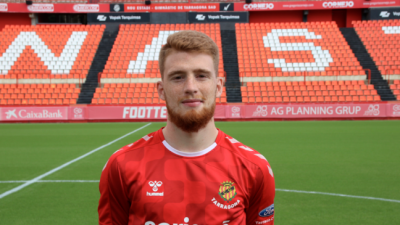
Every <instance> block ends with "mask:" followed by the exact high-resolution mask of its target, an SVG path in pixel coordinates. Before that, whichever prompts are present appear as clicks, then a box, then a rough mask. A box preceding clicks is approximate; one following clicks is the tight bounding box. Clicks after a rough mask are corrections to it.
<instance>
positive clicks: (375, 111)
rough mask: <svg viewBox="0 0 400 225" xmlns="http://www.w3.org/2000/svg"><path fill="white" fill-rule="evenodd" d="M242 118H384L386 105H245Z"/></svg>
mask: <svg viewBox="0 0 400 225" xmlns="http://www.w3.org/2000/svg"><path fill="white" fill-rule="evenodd" d="M242 116H243V118H288V119H290V118H295V119H297V118H298V119H302V118H360V117H386V103H366V104H364V103H360V104H357V103H350V104H287V105H261V104H260V105H246V108H245V111H244V112H242Z"/></svg>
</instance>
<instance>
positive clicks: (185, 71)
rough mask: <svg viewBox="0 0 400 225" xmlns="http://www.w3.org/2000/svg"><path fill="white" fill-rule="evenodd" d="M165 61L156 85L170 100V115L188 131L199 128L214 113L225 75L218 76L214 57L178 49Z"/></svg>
mask: <svg viewBox="0 0 400 225" xmlns="http://www.w3.org/2000/svg"><path fill="white" fill-rule="evenodd" d="M164 65H165V66H164V73H163V80H162V81H159V82H158V83H157V87H158V92H159V95H160V98H161V99H163V100H165V101H166V103H167V109H168V118H169V119H170V120H171V122H173V123H174V124H175V125H176V126H178V127H179V128H181V129H182V130H184V131H186V132H197V131H198V130H199V129H201V128H203V127H205V126H206V125H207V123H208V122H209V121H210V120H211V118H212V117H213V115H214V109H215V98H216V97H220V96H221V93H222V79H220V78H217V76H216V72H215V71H214V64H213V60H212V57H211V56H209V55H207V54H204V53H187V52H178V51H176V52H173V53H171V54H170V55H169V56H167V58H166V60H165V64H164Z"/></svg>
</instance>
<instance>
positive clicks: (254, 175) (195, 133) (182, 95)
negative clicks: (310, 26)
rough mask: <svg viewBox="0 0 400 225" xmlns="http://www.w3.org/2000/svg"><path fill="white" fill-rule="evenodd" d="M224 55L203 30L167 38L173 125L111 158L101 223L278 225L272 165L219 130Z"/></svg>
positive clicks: (165, 94) (161, 89)
mask: <svg viewBox="0 0 400 225" xmlns="http://www.w3.org/2000/svg"><path fill="white" fill-rule="evenodd" d="M218 56H219V54H218V47H217V45H216V44H215V43H214V42H213V41H212V40H211V39H210V38H209V37H208V36H207V35H205V34H203V33H200V32H196V31H181V32H177V33H175V34H172V35H171V36H169V37H168V40H167V44H166V45H164V46H163V47H162V49H161V52H160V57H159V68H160V72H161V75H162V81H160V82H158V83H157V88H158V93H159V96H160V98H161V99H163V100H165V101H166V104H167V110H168V119H167V125H166V126H165V127H164V128H161V129H160V130H158V131H156V132H154V133H151V134H148V135H146V136H144V137H143V138H142V139H140V140H138V141H136V142H135V143H132V144H130V145H127V146H125V147H123V148H121V149H120V150H118V151H117V152H116V153H114V154H113V155H112V156H111V157H110V159H109V161H108V163H107V164H106V166H105V168H104V169H103V172H102V174H101V180H100V193H101V197H100V202H99V208H98V212H99V223H100V224H102V225H105V224H141V225H143V224H145V225H156V224H157V225H173V224H176V225H177V224H185V225H194V224H197V225H200V224H212V225H214V224H231V225H233V224H269V225H271V224H273V223H274V196H275V183H274V177H273V173H272V170H271V168H270V166H269V164H268V162H267V160H266V159H265V158H264V156H262V155H261V154H259V153H258V152H256V151H255V150H253V149H251V148H249V147H247V146H245V145H243V144H241V143H240V142H238V141H237V140H235V139H234V138H232V137H230V136H228V135H226V134H225V133H223V132H222V131H220V130H218V129H217V128H216V127H215V124H214V119H213V115H214V109H215V99H216V97H219V96H220V95H221V93H222V87H223V81H222V79H220V78H218V77H217V71H218V61H219V59H218Z"/></svg>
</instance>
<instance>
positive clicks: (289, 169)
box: [0, 121, 400, 225]
mask: <svg viewBox="0 0 400 225" xmlns="http://www.w3.org/2000/svg"><path fill="white" fill-rule="evenodd" d="M146 124H147V123H88V124H0V196H1V195H2V194H3V197H2V198H1V197H0V224H1V225H4V224H5V225H11V224H24V225H25V224H40V225H45V224H46V225H47V224H52V225H53V224H96V223H97V203H98V199H99V191H98V182H97V181H98V180H99V178H100V173H101V170H102V168H103V166H104V164H105V162H106V161H107V159H108V158H109V157H110V155H111V154H112V153H113V152H114V151H116V150H117V149H119V148H120V147H121V146H123V145H126V144H129V143H132V142H134V141H135V140H137V139H139V138H141V137H142V136H144V135H145V134H147V133H150V132H152V131H154V130H157V129H159V128H160V127H161V126H163V125H164V123H152V124H151V125H149V126H147V127H145V128H143V129H141V130H139V131H137V132H135V133H133V134H131V135H128V136H126V137H124V138H122V139H120V140H118V141H116V142H115V143H113V144H110V145H108V146H106V147H104V148H102V149H100V150H98V151H96V152H94V153H93V154H90V155H88V156H86V157H84V158H82V159H80V160H78V161H76V162H74V163H71V164H70V165H68V166H65V167H64V168H61V169H59V170H57V171H55V172H54V173H51V174H50V175H48V176H45V177H43V178H42V179H40V180H38V182H34V183H32V184H30V185H28V186H26V187H24V188H22V189H20V190H18V191H16V192H14V193H10V194H6V195H4V193H6V192H7V191H9V190H12V189H14V188H15V187H18V186H20V185H22V184H24V183H11V181H18V182H19V181H29V180H32V179H34V178H36V177H38V176H40V175H43V174H45V173H47V172H49V171H51V170H52V169H54V168H58V167H59V166H61V165H63V164H64V163H66V162H69V161H71V160H74V159H76V158H78V157H79V156H82V155H84V154H85V153H88V152H90V151H92V150H94V149H96V148H98V147H100V146H102V145H105V144H107V143H109V142H111V141H113V140H115V139H117V138H119V137H121V136H123V135H125V134H127V133H129V132H131V131H134V130H135V129H138V128H140V127H142V126H144V125H146ZM217 127H218V128H220V129H221V130H223V131H225V132H226V133H227V134H229V135H232V136H233V137H235V138H236V139H237V140H239V141H241V142H242V143H244V144H246V145H248V146H250V147H252V148H254V149H257V150H258V151H259V152H261V153H262V154H263V155H264V156H266V158H267V159H268V161H269V162H270V164H271V166H272V169H273V170H274V175H275V181H276V188H277V192H276V198H275V224H279V225H291V224H301V225H303V224H318V225H320V224H332V225H333V224H335V225H337V224H341V225H342V224H363V225H368V224H400V147H399V146H400V121H328V122H326V121H307V122H218V123H217ZM66 180H73V181H79V180H82V181H86V182H54V181H66ZM50 181H53V182H50ZM282 189H285V190H287V191H283V190H282ZM296 191H304V192H303V193H299V192H296ZM313 191H314V192H321V193H317V194H316V193H310V192H313ZM329 194H344V195H347V196H338V195H329ZM357 196H362V197H373V198H375V199H368V198H358V197H357ZM376 198H380V199H376ZM385 199H386V200H387V201H385ZM390 200H395V201H390Z"/></svg>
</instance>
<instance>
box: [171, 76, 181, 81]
mask: <svg viewBox="0 0 400 225" xmlns="http://www.w3.org/2000/svg"><path fill="white" fill-rule="evenodd" d="M173 79H174V80H180V79H182V77H181V76H176V77H174V78H173Z"/></svg>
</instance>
